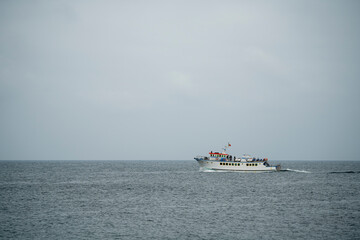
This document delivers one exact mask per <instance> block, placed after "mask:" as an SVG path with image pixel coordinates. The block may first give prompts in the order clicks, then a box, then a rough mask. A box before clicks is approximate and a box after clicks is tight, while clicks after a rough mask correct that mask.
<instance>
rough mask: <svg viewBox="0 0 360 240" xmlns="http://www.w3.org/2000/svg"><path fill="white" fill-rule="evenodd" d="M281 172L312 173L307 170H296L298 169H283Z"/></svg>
mask: <svg viewBox="0 0 360 240" xmlns="http://www.w3.org/2000/svg"><path fill="white" fill-rule="evenodd" d="M281 171H282V172H297V173H311V172H309V171H306V170H296V169H290V168H286V169H282V170H281Z"/></svg>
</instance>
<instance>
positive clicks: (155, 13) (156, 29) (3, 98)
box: [0, 0, 360, 160]
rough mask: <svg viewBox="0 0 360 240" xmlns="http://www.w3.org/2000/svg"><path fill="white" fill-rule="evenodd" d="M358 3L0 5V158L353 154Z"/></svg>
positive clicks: (358, 153)
mask: <svg viewBox="0 0 360 240" xmlns="http://www.w3.org/2000/svg"><path fill="white" fill-rule="evenodd" d="M359 12H360V1H329V0H326V1H320V0H316V1H313V0H311V1H300V0H299V1H288V0H286V1H226V0H225V1H45V0H44V1H1V2H0V159H3V160H4V159H7V160H11V159H124V160H125V159H128V160H132V159H170V160H178V159H189V160H191V159H193V157H194V156H195V155H198V154H206V153H207V152H208V151H210V150H221V147H223V146H224V145H225V144H226V143H227V142H228V141H229V142H230V143H231V144H232V148H230V151H229V152H230V153H232V154H235V155H240V154H243V153H249V154H252V155H255V156H257V157H268V158H269V159H277V160H292V159H294V160H300V159H303V160H359V159H360V107H359V103H360V93H359V90H360V82H359V81H360V47H359V43H360V27H359V26H360V14H359Z"/></svg>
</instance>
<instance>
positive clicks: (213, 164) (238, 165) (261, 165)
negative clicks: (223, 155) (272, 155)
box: [197, 159, 280, 172]
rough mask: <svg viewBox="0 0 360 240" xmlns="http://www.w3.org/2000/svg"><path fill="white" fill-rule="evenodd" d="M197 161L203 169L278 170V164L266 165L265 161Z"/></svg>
mask: <svg viewBox="0 0 360 240" xmlns="http://www.w3.org/2000/svg"><path fill="white" fill-rule="evenodd" d="M197 162H198V163H199V165H200V168H201V169H203V170H220V171H246V172H254V171H259V172H268V171H279V170H280V166H279V165H278V166H267V165H266V163H265V162H259V161H255V162H243V161H241V162H236V161H235V162H234V161H231V162H230V161H213V160H203V159H201V160H200V159H199V160H197Z"/></svg>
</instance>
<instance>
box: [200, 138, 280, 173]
mask: <svg viewBox="0 0 360 240" xmlns="http://www.w3.org/2000/svg"><path fill="white" fill-rule="evenodd" d="M230 146H231V144H228V146H226V147H224V149H223V151H222V152H213V151H211V152H209V156H196V157H195V158H194V159H195V160H196V161H197V162H198V163H199V165H200V169H201V170H215V171H216V170H219V171H247V172H255V171H256V172H257V171H262V172H265V171H280V169H281V166H280V165H276V166H271V165H270V164H269V163H268V159H267V158H261V159H259V158H253V157H251V156H250V155H247V154H244V155H243V156H242V157H240V158H237V157H235V156H232V155H229V154H227V153H226V150H227V148H228V147H230Z"/></svg>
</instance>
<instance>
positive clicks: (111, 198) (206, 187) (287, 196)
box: [0, 160, 360, 240]
mask: <svg viewBox="0 0 360 240" xmlns="http://www.w3.org/2000/svg"><path fill="white" fill-rule="evenodd" d="M271 163H273V164H281V166H282V171H280V172H268V173H253V172H252V173H250V172H203V171H200V170H199V166H198V164H197V162H196V161H170V160H169V161H0V239H214V240H215V239H216V240H221V239H292V240H293V239H360V161H271Z"/></svg>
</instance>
